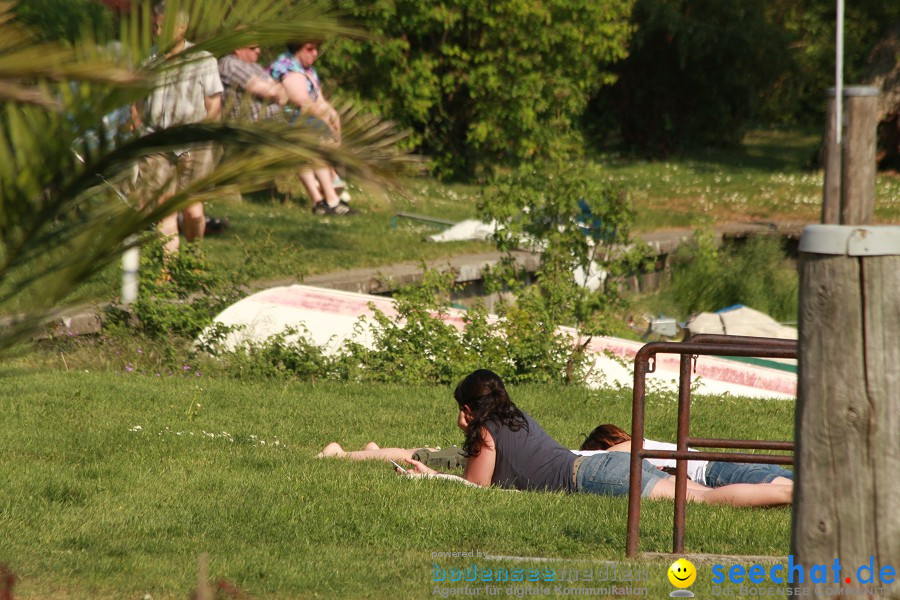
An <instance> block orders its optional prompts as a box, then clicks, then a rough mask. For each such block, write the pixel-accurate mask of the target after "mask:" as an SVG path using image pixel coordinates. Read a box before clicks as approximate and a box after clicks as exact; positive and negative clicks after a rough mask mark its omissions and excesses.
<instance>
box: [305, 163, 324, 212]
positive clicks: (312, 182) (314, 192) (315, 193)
mask: <svg viewBox="0 0 900 600" xmlns="http://www.w3.org/2000/svg"><path fill="white" fill-rule="evenodd" d="M299 175H300V181H302V182H303V187H305V188H306V193H307V194H308V195H309V199H310V200H312V203H313V204H316V203H318V202H321V201H322V192H320V191H319V184H318V183H317V182H316V174H315V173H314V172H313V170H312V169H310V168H309V167H303V168H302V169H300V173H299Z"/></svg>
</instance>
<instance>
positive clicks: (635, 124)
mask: <svg viewBox="0 0 900 600" xmlns="http://www.w3.org/2000/svg"><path fill="white" fill-rule="evenodd" d="M764 9H765V2H764V0H638V1H637V3H636V4H635V7H634V12H633V13H632V17H631V19H632V24H633V26H634V27H635V28H636V32H635V34H634V36H633V37H632V39H631V46H630V48H629V55H628V58H627V59H626V60H624V61H622V62H621V63H620V64H619V65H618V66H617V68H616V71H617V73H618V75H619V79H618V81H617V82H616V84H615V87H614V89H612V90H611V91H610V93H609V95H608V97H607V102H609V101H610V100H611V104H612V105H613V106H614V107H615V111H616V113H617V114H618V116H619V123H620V127H621V132H622V137H623V138H624V141H625V142H626V144H627V145H629V146H631V147H632V148H635V149H638V150H640V151H644V152H649V153H650V154H652V155H665V154H667V153H669V152H672V151H675V150H679V149H683V148H686V147H691V146H706V145H712V146H723V145H728V144H733V143H736V142H739V141H740V140H741V138H742V136H743V132H744V130H745V128H746V127H747V125H748V124H749V123H750V122H751V119H752V118H753V117H754V116H755V115H756V114H757V110H758V109H759V106H760V105H761V102H762V96H761V94H760V91H761V90H766V89H770V88H771V86H772V84H773V82H774V81H776V79H777V78H778V76H779V75H780V74H782V73H784V72H785V71H786V70H787V67H788V65H787V59H786V42H785V39H784V36H783V35H782V34H781V32H780V31H779V29H778V28H777V27H774V26H773V25H771V24H770V23H769V22H768V21H767V19H766V14H765V10H764ZM607 105H609V104H607ZM601 106H603V103H596V104H594V107H595V110H600V107H601Z"/></svg>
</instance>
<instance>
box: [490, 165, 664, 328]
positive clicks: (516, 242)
mask: <svg viewBox="0 0 900 600" xmlns="http://www.w3.org/2000/svg"><path fill="white" fill-rule="evenodd" d="M479 214H480V216H481V218H482V219H483V220H485V221H496V223H497V230H496V233H495V234H494V242H495V244H496V245H497V248H498V249H499V250H501V251H502V252H503V253H504V254H505V260H504V261H503V262H501V264H500V265H499V266H498V267H497V268H496V269H494V272H493V273H492V274H490V275H489V278H488V281H487V282H488V284H491V285H493V289H494V290H495V291H499V290H500V289H503V288H509V289H511V290H512V291H513V292H514V293H515V294H517V295H518V296H519V297H520V298H519V302H520V303H522V302H525V306H527V307H528V311H529V312H530V313H531V314H532V315H533V316H534V317H535V318H537V319H538V322H542V323H547V324H548V325H552V326H553V327H555V326H557V325H569V326H572V327H575V328H577V329H578V330H579V331H581V332H584V333H586V334H588V335H593V334H597V335H603V334H607V333H609V318H610V315H611V314H612V313H613V312H614V311H615V310H616V309H617V308H620V307H621V306H622V305H623V303H624V298H623V296H622V293H621V291H622V290H621V288H620V284H619V279H618V278H619V276H621V275H623V274H625V273H633V272H635V271H636V270H640V269H641V268H642V267H644V266H645V265H646V263H647V260H648V259H649V257H650V255H649V253H648V250H647V248H646V247H645V246H643V245H636V244H634V243H633V242H632V240H631V226H632V223H633V222H634V211H633V209H632V205H631V201H630V199H629V196H628V194H627V193H626V191H625V189H624V188H622V187H621V186H618V185H614V184H611V183H608V182H605V181H604V180H603V178H602V177H601V176H600V174H599V173H598V172H596V171H595V170H594V169H586V168H580V167H579V168H574V167H569V168H559V169H554V168H549V167H547V166H538V167H534V166H532V167H530V168H528V169H524V168H523V169H520V170H519V172H517V173H515V174H512V175H505V176H502V177H497V178H495V179H494V180H493V181H492V182H491V184H490V185H488V186H487V187H486V188H485V190H484V192H483V193H482V198H481V201H480V203H479ZM519 248H532V249H535V250H539V251H540V253H541V259H540V266H539V268H538V270H537V272H536V273H535V276H536V285H535V286H533V287H532V288H527V287H526V286H525V280H526V278H525V277H524V274H523V273H521V272H518V271H517V268H516V266H515V261H514V260H513V257H512V252H513V251H514V250H517V249H519ZM575 273H581V274H588V275H594V276H595V279H594V285H590V282H589V281H585V280H584V278H583V277H582V279H581V280H577V279H576V277H575V276H574V274H575ZM502 310H503V307H501V314H502Z"/></svg>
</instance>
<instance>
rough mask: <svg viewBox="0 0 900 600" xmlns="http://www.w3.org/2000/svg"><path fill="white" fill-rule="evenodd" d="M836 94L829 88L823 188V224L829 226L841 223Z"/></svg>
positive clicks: (839, 153) (839, 147)
mask: <svg viewBox="0 0 900 600" xmlns="http://www.w3.org/2000/svg"><path fill="white" fill-rule="evenodd" d="M834 94H835V91H834V88H829V89H828V110H827V111H826V112H827V116H826V117H825V119H826V120H825V184H824V185H823V186H822V223H825V224H829V225H837V224H838V223H840V222H841V144H839V143H838V140H837V129H838V128H837V127H836V126H835V115H834V112H835V110H837V102H836V101H835V95H834Z"/></svg>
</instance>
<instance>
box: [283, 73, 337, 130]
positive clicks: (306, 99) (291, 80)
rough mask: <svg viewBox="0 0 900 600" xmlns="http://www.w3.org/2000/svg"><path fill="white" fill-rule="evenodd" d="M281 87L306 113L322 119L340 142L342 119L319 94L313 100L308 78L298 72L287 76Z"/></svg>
mask: <svg viewBox="0 0 900 600" xmlns="http://www.w3.org/2000/svg"><path fill="white" fill-rule="evenodd" d="M281 85H283V86H284V89H285V90H286V91H287V95H288V98H290V100H291V102H293V103H294V105H296V106H297V107H298V108H300V110H302V111H303V112H304V113H306V114H308V115H311V116H313V117H316V118H318V119H321V120H322V121H324V122H325V124H326V125H328V127H329V129H331V131H332V133H333V134H334V136H335V139H336V140H340V136H341V119H340V117H339V116H338V114H337V111H336V110H335V109H334V107H333V106H331V104H329V103H328V101H327V100H325V99H324V98H323V97H322V94H321V93H320V94H319V97H318V98H316V99H315V100H313V98H312V96H310V94H309V85H308V81H307V79H306V76H305V75H303V74H302V73H297V72H296V71H291V72H290V73H287V74H285V76H284V78H283V79H282V80H281Z"/></svg>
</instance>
